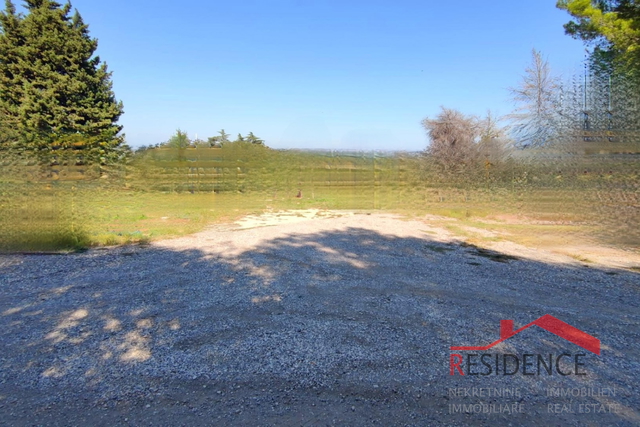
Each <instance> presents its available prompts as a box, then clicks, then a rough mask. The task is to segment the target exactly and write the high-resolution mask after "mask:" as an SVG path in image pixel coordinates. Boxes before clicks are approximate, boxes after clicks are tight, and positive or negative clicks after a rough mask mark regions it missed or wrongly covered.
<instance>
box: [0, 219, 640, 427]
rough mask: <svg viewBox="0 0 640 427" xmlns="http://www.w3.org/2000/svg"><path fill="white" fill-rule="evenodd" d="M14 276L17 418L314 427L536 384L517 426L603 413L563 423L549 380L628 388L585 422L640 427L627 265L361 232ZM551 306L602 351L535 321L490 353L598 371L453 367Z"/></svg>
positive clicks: (33, 269)
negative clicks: (587, 263) (457, 356)
mask: <svg viewBox="0 0 640 427" xmlns="http://www.w3.org/2000/svg"><path fill="white" fill-rule="evenodd" d="M0 274H1V276H0V286H1V289H2V291H1V292H0V350H1V351H0V354H2V356H1V357H0V366H1V370H0V413H4V415H5V416H6V418H5V419H6V420H8V421H7V422H11V421H12V420H13V421H16V422H17V421H18V420H24V421H26V422H37V421H38V420H41V419H44V418H46V417H54V418H55V417H58V418H56V419H58V420H59V421H60V420H62V421H64V420H66V421H67V422H70V420H71V421H73V420H75V421H79V420H80V418H78V419H76V418H74V417H80V416H81V414H86V413H91V411H96V410H97V409H95V405H98V406H99V407H100V408H103V407H104V408H106V409H105V411H106V412H101V413H102V414H106V415H105V416H106V417H107V418H106V419H105V420H108V421H105V422H107V423H112V422H124V421H122V420H123V419H124V418H122V417H123V416H124V415H123V414H129V415H127V416H128V417H129V420H133V422H134V423H135V422H136V420H137V421H138V422H143V420H148V419H151V420H153V419H154V418H153V417H156V418H155V420H156V421H158V422H160V423H162V422H166V418H165V417H166V416H177V417H180V418H179V420H180V422H189V423H200V424H202V423H204V424H206V423H209V422H211V418H208V417H212V416H214V415H215V417H218V416H221V415H220V414H222V416H223V417H225V418H224V420H226V422H236V423H240V424H242V423H247V424H249V423H251V421H252V420H253V419H254V418H252V417H257V418H255V419H258V420H262V422H264V423H266V424H269V423H281V422H284V423H287V422H291V423H299V424H304V423H316V422H325V421H326V420H327V419H333V418H330V417H331V416H332V414H338V415H339V419H341V420H343V421H344V422H351V423H356V424H358V423H365V421H367V420H368V421H373V420H375V419H380V420H390V419H393V420H398V421H397V422H403V423H416V422H418V423H424V422H432V423H436V424H438V423H450V422H458V421H462V420H466V421H467V422H468V421H469V420H470V419H473V420H484V421H483V422H488V421H491V420H495V419H496V418H495V417H496V415H495V414H473V415H471V416H472V417H473V418H469V415H468V414H449V413H448V411H449V410H450V408H449V407H448V405H449V404H452V403H453V404H457V403H476V402H477V401H478V399H467V400H455V399H453V400H450V397H449V394H448V393H449V389H450V388H457V387H496V388H507V387H510V388H521V389H522V390H523V391H522V393H523V394H524V395H526V398H525V400H526V402H527V405H528V406H527V409H528V411H527V412H526V413H524V414H518V415H517V416H516V415H514V417H516V418H514V421H515V422H518V423H528V422H536V421H539V420H540V419H541V418H537V417H539V416H540V413H541V412H543V413H544V415H543V418H542V419H544V417H551V418H549V419H550V420H552V421H551V422H553V423H556V422H574V421H580V420H581V418H580V417H581V416H584V417H587V416H588V415H585V414H566V413H565V414H551V415H547V407H546V404H547V403H548V402H550V401H552V402H553V403H562V402H561V401H560V400H559V399H555V400H552V399H550V398H548V397H546V394H545V393H546V391H545V390H547V388H549V387H565V388H569V387H571V388H585V387H587V388H598V389H599V388H607V387H608V388H613V389H615V390H617V394H616V395H615V396H604V397H603V396H598V397H587V398H584V400H585V402H584V403H591V402H594V403H598V402H608V403H613V404H617V405H619V406H618V407H617V408H618V411H617V412H616V413H599V414H595V415H594V414H591V418H589V419H590V420H595V419H597V420H599V421H598V422H602V423H607V424H614V423H623V424H624V423H630V424H633V423H636V422H638V421H639V420H640V418H639V417H640V415H639V413H638V411H637V409H634V408H638V407H640V398H639V397H638V396H637V395H634V394H633V393H632V390H633V384H635V380H636V379H637V378H638V376H639V375H640V372H639V369H640V368H639V367H638V364H637V363H635V364H634V363H629V362H630V361H634V360H636V361H637V360H638V359H639V358H640V350H639V349H638V346H637V344H636V343H637V331H638V330H639V328H638V325H639V323H640V315H639V314H638V313H640V309H639V308H638V305H639V304H638V298H637V295H638V290H639V289H640V275H638V274H637V273H633V272H630V271H625V270H611V269H609V270H605V269H598V268H586V267H584V266H580V265H579V264H577V263H576V264H575V265H556V264H545V263H541V262H537V261H532V260H528V259H524V258H520V259H515V258H513V257H510V256H508V255H506V254H500V253H497V252H492V251H486V250H483V249H481V248H476V247H472V246H464V245H460V244H455V243H446V242H441V241H436V240H432V239H429V238H427V237H425V238H408V237H396V236H392V235H385V234H381V233H379V232H377V231H374V230H370V229H367V228H358V227H351V228H346V229H343V230H333V231H322V232H316V233H308V234H290V235H286V236H283V237H278V238H273V239H270V240H266V241H263V242H262V243H259V244H258V245H257V246H255V247H251V248H250V249H247V250H244V251H241V252H240V253H232V251H228V250H227V248H225V246H224V242H216V243H215V244H214V243H212V244H211V245H209V246H205V247H203V248H202V249H201V250H195V249H193V250H171V249H167V248H162V247H159V246H155V245H152V246H148V247H140V246H127V247H119V248H111V249H96V250H90V251H88V252H86V253H78V254H70V255H66V256H31V255H21V256H18V255H15V256H0ZM545 314H551V315H553V316H555V317H557V318H559V319H561V320H563V321H565V322H567V323H569V324H571V325H573V326H574V327H576V328H579V329H581V330H584V331H585V332H587V333H589V334H591V335H593V336H595V337H597V338H599V339H600V340H601V342H602V354H601V355H600V356H597V355H595V354H590V353H589V352H587V351H585V350H583V349H581V348H580V347H578V346H576V345H575V344H572V343H569V342H566V341H564V340H563V339H561V338H559V337H557V336H555V335H552V334H550V333H548V332H546V331H542V330H536V329H537V328H531V331H530V332H529V331H527V332H526V333H523V334H520V335H518V336H517V337H514V338H512V339H510V340H509V341H507V342H505V343H503V344H500V345H499V346H498V347H496V348H495V349H494V350H491V351H494V352H500V353H514V354H522V353H541V354H548V353H553V354H561V353H563V352H567V353H578V352H582V353H589V354H587V355H586V356H585V358H584V359H585V360H586V362H585V363H586V367H585V370H586V371H587V373H588V375H586V376H583V377H578V376H569V377H561V376H559V375H555V376H553V375H552V376H544V375H542V376H535V377H525V376H522V375H519V374H518V375H514V376H503V375H499V376H489V377H478V376H476V377H469V376H465V377H461V376H451V375H450V372H449V357H450V354H451V353H452V351H450V349H449V348H450V346H459V345H485V344H488V343H490V342H493V341H495V340H496V339H498V338H499V334H500V332H499V325H500V320H502V319H513V320H514V321H515V323H516V327H519V326H522V325H525V324H527V323H529V322H531V321H533V320H535V319H537V318H539V317H540V316H543V315H545ZM485 400H486V399H485ZM503 400H504V399H503ZM507 400H508V399H507ZM507 400H504V402H505V403H507ZM512 400H513V399H511V400H509V402H512ZM494 401H496V399H494ZM176 402H177V403H176ZM497 402H498V403H501V402H502V400H501V399H497ZM147 405H149V406H150V407H151V408H153V409H154V412H153V414H155V415H152V414H149V413H146V412H145V409H146V408H147ZM176 405H177V406H176ZM316 405H317V407H316ZM312 406H313V408H317V409H318V410H317V411H316V412H313V410H312ZM31 407H32V408H35V409H33V410H32V411H26V408H31ZM74 408H75V410H74ZM194 408H196V409H194ZM320 408H324V411H325V412H322V410H321V409H320ZM21 411H25V413H23V412H21ZM83 411H84V412H83ZM237 411H240V412H237ZM311 413H315V414H316V415H313V416H312V415H311ZM323 413H324V414H325V415H326V417H327V418H326V419H325V416H324V415H322V414H323ZM11 414H14V415H13V418H12V415H11ZM16 414H18V415H16ZM318 414H320V415H318ZM20 417H23V418H20ZM69 417H70V418H69ZM148 417H151V418H148ZM314 417H315V418H314ZM492 417H494V418H492ZM594 417H595V418H594ZM586 419H587V418H585V420H586ZM145 422H148V421H145ZM394 422H395V421H394ZM63 423H64V422H63ZM72 423H73V422H72Z"/></svg>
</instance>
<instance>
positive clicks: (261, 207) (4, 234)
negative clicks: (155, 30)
mask: <svg viewBox="0 0 640 427" xmlns="http://www.w3.org/2000/svg"><path fill="white" fill-rule="evenodd" d="M285 154H286V153H285ZM285 154H283V155H282V157H278V158H277V159H276V160H270V161H269V162H266V161H264V160H261V161H255V162H254V163H252V164H251V163H249V162H240V161H239V160H233V161H232V162H231V163H230V161H229V160H225V162H226V163H216V161H217V160H215V159H205V160H201V161H200V163H198V162H192V163H190V164H189V165H187V166H188V167H186V166H184V165H185V163H182V164H180V163H175V162H174V163H175V164H174V163H172V162H168V163H167V162H165V163H161V162H157V163H148V164H143V165H141V166H140V165H139V166H137V169H135V168H131V169H127V170H126V171H125V172H124V173H121V174H120V175H119V176H118V175H117V174H114V175H111V174H110V176H109V177H108V178H107V179H103V178H99V176H100V175H99V174H97V175H95V176H93V178H92V179H85V180H80V179H77V178H76V177H74V176H72V175H69V174H68V175H66V176H65V175H64V174H63V172H64V171H60V172H59V173H58V175H56V177H55V178H56V179H52V178H50V177H49V178H47V179H16V178H14V177H15V176H16V175H15V174H13V175H10V176H9V175H5V177H4V178H3V179H0V250H2V251H49V250H59V249H78V248H83V247H89V246H103V245H119V244H128V243H146V242H149V241H151V240H156V239H163V238H171V237H175V236H182V235H186V234H190V233H194V232H197V231H199V230H202V229H203V228H205V227H207V226H209V225H211V224H216V223H230V222H233V221H234V220H236V219H238V218H240V217H242V216H245V215H247V214H259V213H262V212H265V211H277V210H288V209H309V208H317V209H336V210H339V209H348V210H367V211H374V210H375V211H386V212H394V213H398V214H401V215H405V216H407V217H424V216H425V215H431V216H430V221H431V222H432V223H434V224H435V225H439V226H441V227H444V228H447V229H448V230H449V231H451V232H452V233H454V234H455V235H457V236H460V237H461V238H464V239H466V240H467V241H468V242H469V243H470V244H482V243H487V242H495V241H500V240H511V241H514V242H517V243H522V244H525V245H528V246H535V247H545V246H558V245H562V244H568V243H571V244H577V243H580V242H593V241H597V242H598V243H600V244H606V245H614V246H622V247H625V248H632V249H638V247H639V246H640V244H639V242H640V234H639V233H640V232H639V231H638V228H639V227H637V224H638V223H640V217H639V211H640V202H639V200H640V197H639V193H640V189H639V187H638V185H637V183H638V168H637V159H636V158H635V157H633V156H632V157H633V158H631V157H625V158H624V159H623V161H619V160H617V159H615V158H613V159H610V160H607V161H608V162H609V163H606V164H605V163H602V162H599V161H598V159H591V158H588V159H587V160H580V161H581V162H582V163H576V164H570V163H563V164H561V165H558V164H551V165H546V164H541V165H538V164H535V165H534V166H533V167H528V169H526V170H525V171H524V172H523V170H524V169H522V168H521V169H517V170H515V169H514V170H513V171H512V170H509V171H507V173H506V175H505V173H504V172H503V174H502V175H501V176H500V177H499V179H498V180H491V179H484V178H486V177H484V176H481V177H480V178H482V179H483V180H481V182H473V181H469V182H468V183H467V184H465V185H462V184H460V185H457V186H456V185H451V184H450V183H447V182H442V181H441V182H440V183H438V182H434V181H433V179H429V178H428V177H427V178H425V177H423V176H421V175H420V173H421V172H420V170H419V169H418V167H417V166H416V165H417V164H413V166H412V165H411V164H410V163H409V162H406V161H404V160H403V159H401V158H400V159H397V158H383V159H377V160H375V161H372V160H371V159H367V158H364V157H353V156H351V157H345V158H340V157H327V156H324V157H323V156H315V157H314V156H310V155H309V154H308V153H304V154H300V155H297V156H298V157H296V155H294V154H286V156H285ZM211 155H212V154H211ZM269 155H270V156H274V154H273V153H271V154H269ZM216 165H217V166H216ZM220 165H222V166H224V167H223V168H219V167H218V166H220ZM236 165H241V166H237V167H236ZM560 166H562V167H560ZM216 167H217V169H216ZM181 171H182V172H181ZM185 171H187V172H186V173H185ZM220 171H222V172H220ZM0 178H2V177H0ZM58 178H59V179H58ZM71 178H73V179H71ZM215 183H221V184H222V185H224V188H223V189H222V191H218V190H216V192H214V191H213V189H214V188H215V185H218V184H215ZM298 191H300V192H301V196H302V197H300V198H297V197H296V195H297V194H298ZM439 218H440V219H439ZM451 219H454V220H455V221H452V220H451Z"/></svg>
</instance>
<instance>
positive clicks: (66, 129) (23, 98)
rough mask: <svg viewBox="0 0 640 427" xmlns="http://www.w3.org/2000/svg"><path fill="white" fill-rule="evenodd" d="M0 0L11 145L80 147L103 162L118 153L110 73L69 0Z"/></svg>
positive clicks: (1, 75) (2, 112) (1, 77)
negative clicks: (1, 2)
mask: <svg viewBox="0 0 640 427" xmlns="http://www.w3.org/2000/svg"><path fill="white" fill-rule="evenodd" d="M25 7H26V9H27V14H26V15H22V14H18V13H16V9H15V6H14V5H13V3H12V1H11V0H6V7H5V11H4V13H2V14H1V15H0V30H1V33H0V118H1V120H2V123H1V124H2V125H3V127H5V128H6V127H8V128H9V129H13V130H14V131H15V132H17V133H18V135H19V136H18V138H16V139H14V141H13V146H19V147H21V148H24V149H27V150H34V151H37V152H45V153H50V152H57V151H58V150H60V149H63V150H68V149H76V150H77V149H81V150H82V156H83V157H85V158H87V159H93V160H98V161H100V162H102V163H104V162H107V161H109V160H113V159H114V158H117V156H118V155H119V152H120V151H121V148H123V142H124V137H123V136H122V135H119V133H120V131H121V130H122V126H119V125H117V121H118V119H119V117H120V115H121V114H122V113H123V106H122V103H121V102H118V101H117V100H116V99H115V95H114V93H113V90H112V83H111V73H110V72H109V71H108V70H107V65H106V63H104V62H102V61H101V60H100V57H98V56H94V53H95V51H96V49H97V47H98V41H97V40H96V39H92V38H91V37H90V36H89V31H88V26H87V25H86V24H85V23H84V22H83V20H82V17H81V16H80V14H79V13H78V11H77V10H76V11H75V13H74V14H73V15H71V14H70V12H71V3H67V4H65V5H64V6H62V5H61V4H59V3H57V2H55V1H52V0H26V1H25Z"/></svg>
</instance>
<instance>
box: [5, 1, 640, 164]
mask: <svg viewBox="0 0 640 427" xmlns="http://www.w3.org/2000/svg"><path fill="white" fill-rule="evenodd" d="M24 7H25V10H26V13H18V12H17V10H16V7H15V5H14V4H13V2H12V0H5V10H4V11H3V12H2V13H0V149H2V150H3V151H4V152H13V153H28V154H33V153H35V154H47V155H50V154H52V153H53V154H55V153H63V152H64V153H74V154H75V157H76V160H77V161H80V162H87V163H90V162H95V163H109V162H117V161H119V160H122V159H123V158H124V157H125V156H126V155H127V154H128V153H129V152H130V150H129V148H128V147H127V145H126V144H125V139H124V138H125V137H124V134H123V133H122V126H121V125H119V124H118V120H119V118H120V116H121V115H122V114H123V112H124V107H123V104H122V102H121V101H118V100H117V99H116V97H115V94H114V92H113V90H112V81H111V77H112V75H111V72H109V70H108V67H107V64H106V63H105V62H103V61H102V60H101V59H100V57H99V56H97V55H96V50H97V47H98V41H97V40H96V39H95V38H92V37H91V36H90V35H89V30H88V26H87V24H85V23H84V21H83V20H82V17H81V15H80V14H79V12H78V11H77V10H74V11H73V13H72V6H71V3H66V4H64V5H62V4H60V3H58V2H56V1H54V0H25V1H24ZM557 7H558V8H561V9H564V10H566V11H567V12H568V13H569V14H570V15H571V17H572V21H570V22H568V23H567V24H566V25H565V31H566V33H567V34H568V35H569V36H572V37H575V38H578V39H581V40H584V41H585V43H586V45H587V46H588V47H590V49H591V50H590V54H589V61H588V64H587V68H586V70H585V75H584V76H574V77H573V78H572V79H570V80H569V81H565V82H563V81H561V80H560V79H559V78H557V77H556V76H554V75H553V74H552V73H551V70H550V67H549V64H548V63H547V61H546V60H545V59H544V58H543V56H542V54H540V53H539V52H537V51H535V50H534V51H533V55H532V63H531V65H530V66H529V67H528V68H527V69H526V71H525V75H524V76H523V79H522V82H521V84H520V85H519V86H518V87H516V88H514V89H512V90H511V94H512V97H513V99H514V102H515V103H516V105H517V108H516V111H515V112H513V113H512V114H510V115H509V116H507V117H506V119H507V121H508V122H509V125H508V126H505V127H502V128H501V127H500V126H498V123H499V122H500V120H497V119H496V118H495V117H492V116H491V115H490V114H489V115H488V116H487V117H486V118H483V119H479V118H476V117H469V116H466V115H464V114H462V113H460V112H458V111H456V110H453V109H447V108H443V110H442V112H441V113H440V114H439V115H438V116H437V117H435V118H427V119H425V120H424V121H423V122H422V124H423V126H424V128H425V129H426V131H427V134H428V136H429V138H430V140H431V144H430V146H429V149H428V153H429V154H431V155H432V156H433V157H434V158H435V159H437V160H438V161H439V163H440V164H441V165H442V166H443V167H444V168H445V169H447V170H453V169H456V168H459V167H461V166H464V165H465V164H468V163H470V162H471V163H473V162H475V163H477V162H478V160H480V162H481V163H482V162H483V161H484V163H485V164H486V165H490V164H492V163H493V162H495V161H496V159H497V158H499V157H500V153H501V152H503V151H504V150H505V148H506V147H508V146H510V147H520V148H523V147H540V146H546V145H548V144H550V143H552V142H558V141H563V140H565V139H567V138H568V139H572V138H573V139H575V138H576V137H580V135H586V133H585V132H587V131H590V130H592V129H606V130H614V129H615V130H634V129H635V126H637V123H638V122H640V90H638V89H639V88H640V5H639V4H637V2H636V1H634V0H608V1H605V0H598V1H584V0H559V1H558V3H557ZM581 132H582V133H581ZM230 143H238V144H248V145H249V146H264V141H263V140H261V139H260V138H258V137H257V136H255V135H254V134H253V133H251V132H250V133H249V134H248V135H246V136H242V135H240V134H239V135H238V136H237V138H236V139H235V140H233V141H232V140H231V139H230V135H228V134H227V133H226V132H225V131H224V130H221V131H220V132H219V135H216V136H213V137H209V138H207V139H205V140H201V139H198V138H196V139H195V140H191V139H190V138H189V137H188V135H187V133H186V132H183V131H182V130H177V131H176V133H175V134H174V135H173V136H172V137H171V138H170V139H169V140H168V141H166V142H165V143H162V144H158V145H157V146H165V147H172V148H177V149H184V148H189V147H223V146H224V145H228V144H230ZM148 148H149V147H143V149H142V151H144V150H146V149H148Z"/></svg>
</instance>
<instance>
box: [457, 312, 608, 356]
mask: <svg viewBox="0 0 640 427" xmlns="http://www.w3.org/2000/svg"><path fill="white" fill-rule="evenodd" d="M533 325H536V326H539V327H541V328H542V329H544V330H546V331H549V332H551V333H552V334H555V335H557V336H559V337H560V338H564V339H565V340H567V341H569V342H572V343H574V344H576V345H578V346H580V347H582V348H584V349H585V350H588V351H590V352H592V353H595V354H598V355H599V354H600V340H599V339H597V338H596V337H593V336H591V335H589V334H587V333H586V332H584V331H581V330H580V329H578V328H574V327H573V326H571V325H570V324H568V323H565V322H563V321H562V320H560V319H558V318H556V317H553V316H551V315H550V314H545V315H544V316H542V317H541V318H539V319H537V320H534V321H533V322H531V323H529V324H527V325H524V326H523V327H522V328H520V329H518V330H516V331H514V330H513V320H501V321H500V339H499V340H497V341H494V342H492V343H491V344H489V345H486V346H475V347H474V346H469V347H461V346H452V347H450V348H451V350H488V349H490V348H491V347H493V346H495V345H498V344H500V343H501V342H502V341H505V340H507V339H509V338H511V337H512V336H514V335H516V334H519V333H520V332H522V331H524V330H525V329H527V328H528V327H530V326H533Z"/></svg>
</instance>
